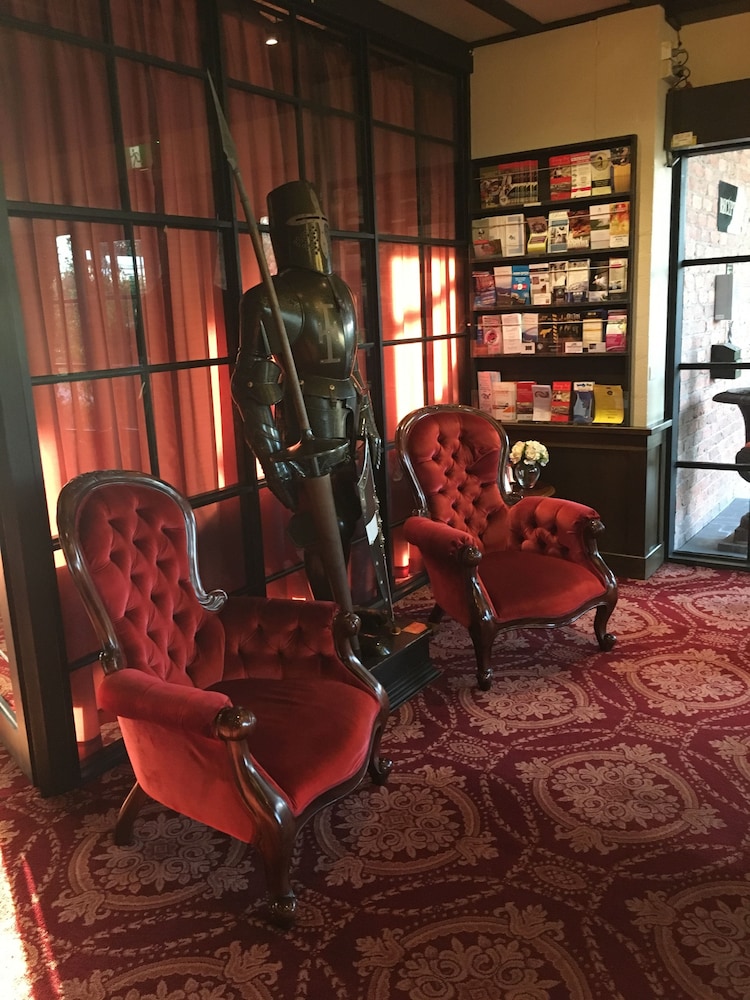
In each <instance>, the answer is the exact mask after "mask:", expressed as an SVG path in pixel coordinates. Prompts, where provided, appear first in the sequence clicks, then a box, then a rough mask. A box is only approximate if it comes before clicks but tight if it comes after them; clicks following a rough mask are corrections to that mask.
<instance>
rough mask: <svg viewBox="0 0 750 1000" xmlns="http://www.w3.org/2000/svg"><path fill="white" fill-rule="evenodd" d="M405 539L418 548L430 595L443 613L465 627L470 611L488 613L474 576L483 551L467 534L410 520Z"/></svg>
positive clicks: (423, 520) (424, 520)
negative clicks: (476, 610)
mask: <svg viewBox="0 0 750 1000" xmlns="http://www.w3.org/2000/svg"><path fill="white" fill-rule="evenodd" d="M404 537H405V538H406V540H407V542H409V544H410V545H416V547H417V548H418V549H419V551H420V553H421V555H422V558H423V560H424V566H425V569H426V570H427V575H428V577H429V579H430V588H431V590H432V596H433V597H434V598H435V602H436V603H437V604H438V605H439V606H440V607H441V608H442V609H443V611H445V612H446V613H447V614H449V615H450V616H451V618H453V619H455V620H456V621H457V622H459V623H460V624H461V625H465V626H466V627H467V628H468V626H469V622H470V620H471V617H472V609H479V613H480V614H485V613H489V601H488V598H487V595H486V594H485V591H484V587H483V586H482V584H481V581H480V580H479V578H478V576H477V566H478V565H479V563H480V562H481V559H482V552H481V549H480V548H479V545H478V542H477V539H476V538H474V536H473V535H472V534H471V533H470V532H468V531H463V530H462V529H460V528H452V527H451V526H450V525H449V524H444V523H443V522H442V521H432V520H431V519H430V518H427V517H409V518H407V519H406V521H405V522H404Z"/></svg>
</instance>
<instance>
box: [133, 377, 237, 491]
mask: <svg viewBox="0 0 750 1000" xmlns="http://www.w3.org/2000/svg"><path fill="white" fill-rule="evenodd" d="M151 387H152V396H153V408H154V425H155V427H156V446H157V452H158V455H159V474H160V476H161V477H162V478H163V479H166V480H167V481H168V482H170V483H172V485H173V486H176V487H177V489H178V490H180V492H181V493H185V494H186V495H188V496H194V495H196V494H200V493H208V492H210V491H211V490H217V489H221V488H223V487H224V486H228V485H232V484H234V483H236V482H237V457H236V452H235V447H236V445H235V435H234V412H233V409H232V400H231V396H230V393H229V369H228V366H227V365H213V366H211V367H208V368H191V369H188V370H185V371H177V372H159V373H157V374H154V375H152V377H151Z"/></svg>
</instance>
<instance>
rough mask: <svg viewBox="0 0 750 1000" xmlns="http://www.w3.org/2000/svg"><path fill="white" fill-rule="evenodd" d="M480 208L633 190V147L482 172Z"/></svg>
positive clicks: (509, 163) (488, 168) (516, 162)
mask: <svg viewBox="0 0 750 1000" xmlns="http://www.w3.org/2000/svg"><path fill="white" fill-rule="evenodd" d="M478 181H479V205H480V208H483V209H484V208H505V207H509V206H511V205H533V204H536V203H538V202H539V200H540V198H541V199H542V200H549V201H569V200H571V199H574V198H592V197H596V196H598V195H606V194H619V193H622V192H626V191H629V190H630V147H629V146H616V147H614V148H612V149H594V150H582V151H578V152H574V153H558V154H556V155H552V156H550V157H549V158H548V160H547V163H546V164H544V163H541V164H540V161H539V160H538V159H514V160H511V161H507V162H506V161H502V160H500V161H499V162H498V163H494V164H484V165H483V166H481V167H480V168H479V177H478Z"/></svg>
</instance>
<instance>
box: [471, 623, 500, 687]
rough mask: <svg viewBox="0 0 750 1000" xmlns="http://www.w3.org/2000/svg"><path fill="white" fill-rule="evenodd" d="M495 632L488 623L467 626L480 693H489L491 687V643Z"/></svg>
mask: <svg viewBox="0 0 750 1000" xmlns="http://www.w3.org/2000/svg"><path fill="white" fill-rule="evenodd" d="M496 634H497V630H496V629H495V628H494V626H492V625H491V624H489V623H488V622H479V624H474V625H470V626H469V635H470V636H471V642H472V645H473V646H474V654H475V656H476V660H477V684H478V685H479V689H480V691H489V689H490V687H491V686H492V667H491V665H490V660H491V656H492V643H493V641H494V639H495V635H496Z"/></svg>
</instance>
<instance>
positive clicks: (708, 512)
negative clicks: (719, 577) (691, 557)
mask: <svg viewBox="0 0 750 1000" xmlns="http://www.w3.org/2000/svg"><path fill="white" fill-rule="evenodd" d="M676 488H677V490H676V496H678V497H680V503H679V504H677V506H676V509H675V533H674V543H675V549H677V550H679V551H680V553H688V554H699V555H702V556H704V557H705V556H709V555H712V556H716V557H721V558H728V559H737V560H738V561H746V560H747V559H748V558H750V550H749V548H748V536H747V520H748V519H749V517H750V483H747V482H745V480H744V479H742V477H741V476H739V475H738V474H737V473H736V472H729V471H727V472H721V471H717V470H716V469H677V475H676ZM743 517H744V518H745V525H742V524H741V521H742V518H743Z"/></svg>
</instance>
